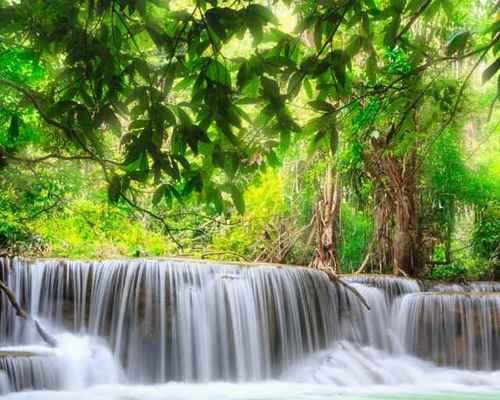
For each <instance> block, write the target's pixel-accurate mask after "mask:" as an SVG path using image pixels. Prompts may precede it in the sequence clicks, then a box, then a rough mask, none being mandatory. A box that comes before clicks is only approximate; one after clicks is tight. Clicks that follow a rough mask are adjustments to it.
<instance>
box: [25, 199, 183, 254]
mask: <svg viewBox="0 0 500 400" xmlns="http://www.w3.org/2000/svg"><path fill="white" fill-rule="evenodd" d="M30 227H31V229H32V230H33V231H35V232H37V235H38V236H39V238H40V240H41V241H42V242H43V244H44V245H45V246H46V248H47V249H46V251H45V253H44V254H45V255H46V256H50V257H73V258H110V257H117V256H127V257H138V256H143V257H144V256H150V257H154V256H166V255H169V254H171V253H172V252H173V251H174V250H175V246H174V244H173V243H171V242H170V243H169V242H168V240H167V239H166V238H165V237H164V236H163V235H162V234H161V233H156V232H154V231H153V230H152V229H147V228H146V227H145V226H144V224H143V223H141V221H140V220H134V219H133V218H131V215H130V212H129V211H127V210H124V209H120V208H117V207H114V206H111V205H108V204H106V203H105V201H102V200H101V201H90V200H75V201H74V202H72V203H71V204H70V205H68V207H67V208H65V209H63V210H61V212H58V213H55V214H53V215H51V216H50V217H48V218H40V219H38V220H37V221H36V222H33V223H32V224H31V226H30Z"/></svg>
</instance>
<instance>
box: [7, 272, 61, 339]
mask: <svg viewBox="0 0 500 400" xmlns="http://www.w3.org/2000/svg"><path fill="white" fill-rule="evenodd" d="M0 291H2V292H4V293H5V295H6V296H7V299H8V300H9V302H10V304H11V305H12V307H13V308H14V310H16V315H17V316H18V317H19V318H22V319H25V320H32V321H33V323H34V324H35V327H36V330H37V332H38V334H39V335H40V337H41V338H42V339H43V340H44V341H45V343H47V344H48V345H49V346H50V347H57V341H56V340H55V339H54V338H53V337H52V336H50V335H49V334H48V333H47V332H45V330H44V329H43V328H42V326H41V325H40V323H39V322H38V321H36V320H33V319H31V317H30V316H29V315H28V313H27V312H26V311H25V310H24V309H23V308H22V307H21V305H20V304H19V302H18V301H17V299H16V295H15V294H14V292H13V291H12V290H11V289H10V288H9V287H8V286H7V285H6V284H5V283H4V282H3V281H2V280H0Z"/></svg>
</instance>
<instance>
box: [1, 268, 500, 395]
mask: <svg viewBox="0 0 500 400" xmlns="http://www.w3.org/2000/svg"><path fill="white" fill-rule="evenodd" d="M0 276H1V277H2V279H4V280H5V281H6V282H7V283H8V285H9V287H11V288H12V290H13V291H14V292H15V294H16V297H17V298H18V299H19V301H20V303H21V304H22V305H23V307H25V308H26V310H27V311H28V313H29V314H30V315H32V316H33V317H34V318H37V319H40V320H41V321H42V322H43V324H44V326H45V327H48V329H49V331H50V333H51V334H53V335H55V336H56V339H57V342H58V343H59V344H60V345H59V346H58V347H57V348H56V349H49V348H47V347H46V346H44V344H43V342H42V341H41V339H40V337H39V335H38V333H37V332H36V330H35V329H34V327H33V324H32V323H27V322H26V321H24V320H22V319H19V318H16V316H15V313H14V311H13V310H12V307H10V305H9V304H8V302H7V301H6V299H5V297H4V295H3V294H2V295H0V312H1V314H0V315H1V316H2V318H0V345H1V346H2V347H0V393H1V392H6V391H8V390H22V389H42V388H43V389H51V388H57V389H65V390H83V389H84V388H86V387H89V386H93V385H96V384H100V383H107V384H111V383H114V384H115V385H116V384H118V383H120V382H125V383H129V384H131V383H133V384H145V383H165V382H173V381H174V382H213V381H227V382H255V381H263V380H269V379H281V380H293V381H301V382H302V381H307V382H322V383H329V384H334V385H339V386H343V385H362V384H370V385H378V384H383V385H399V384H407V383H411V384H419V382H422V380H423V379H429V377H431V376H437V375H439V374H441V375H439V376H442V377H443V379H447V381H449V382H469V383H470V384H474V385H475V384H489V383H491V382H494V379H496V378H494V377H493V376H486V375H484V374H483V375H478V374H479V372H477V371H462V372H457V371H456V370H454V372H450V371H451V370H449V369H445V368H442V367H440V366H446V367H447V368H448V367H452V368H466V369H469V370H486V371H491V370H498V369H500V327H499V325H500V296H498V295H497V294H495V293H489V292H490V291H491V292H493V291H495V290H496V289H497V287H498V285H497V284H495V283H483V282H481V283H471V284H469V285H458V286H450V285H439V286H436V288H435V289H434V288H433V287H431V286H429V287H427V286H425V289H424V290H432V292H423V291H421V290H422V289H423V288H424V285H421V284H419V283H418V282H417V281H415V280H412V279H405V278H399V277H392V276H368V275H366V276H365V275H361V276H344V277H343V279H345V280H346V281H347V282H349V283H350V284H351V285H352V286H353V287H354V288H355V289H356V290H357V291H358V292H359V293H360V294H361V295H362V296H363V297H364V298H365V299H366V301H367V303H368V304H369V306H370V310H367V309H366V308H365V307H364V306H363V305H362V304H361V302H360V301H359V299H358V298H357V297H356V296H355V295H353V293H352V292H350V291H348V290H346V289H345V288H344V287H342V286H339V285H337V284H334V283H332V282H330V281H329V279H328V278H327V276H326V275H325V274H324V273H321V272H319V271H315V270H311V269H307V268H300V267H287V268H276V267H274V266H266V265H261V266H251V267H250V266H248V267H242V266H238V265H233V264H215V263H211V262H204V261H194V260H166V259H165V260H145V259H134V260H109V261H92V262H84V261H65V260H34V261H28V260H23V259H14V260H12V261H9V262H8V261H7V260H2V259H0ZM458 287H460V289H458ZM451 291H454V292H457V291H459V293H454V294H451V293H450V292H451ZM33 346H35V347H33ZM9 351H17V352H23V351H24V352H32V353H33V355H32V356H27V357H19V355H17V356H9V355H8V352H9ZM2 354H3V355H2ZM2 370H3V371H4V372H3V373H2ZM476 372H477V373H476ZM497 375H498V374H497ZM497 375H495V376H497ZM9 388H10V389H9ZM125 393H126V392H125ZM83 398H85V396H84V397H83Z"/></svg>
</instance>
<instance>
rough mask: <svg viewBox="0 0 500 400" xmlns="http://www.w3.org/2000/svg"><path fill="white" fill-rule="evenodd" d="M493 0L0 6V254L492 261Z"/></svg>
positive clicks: (408, 268)
mask: <svg viewBox="0 0 500 400" xmlns="http://www.w3.org/2000/svg"><path fill="white" fill-rule="evenodd" d="M499 6H500V3H498V1H496V0H462V1H456V0H329V1H326V0H305V1H290V0H289V1H287V0H281V1H280V0H272V1H264V0H262V1H251V0H231V1H218V0H194V1H183V0H176V1H174V0H172V1H168V0H89V1H83V0H52V1H39V0H18V1H13V0H12V1H8V0H0V248H1V249H2V252H3V253H5V254H10V255H15V254H24V255H37V256H47V257H79V258H86V257H90V258H95V257H117V256H131V257H135V256H171V255H187V256H194V257H202V258H214V259H225V260H245V261H262V262H264V261H265V262H275V263H288V264H298V265H311V266H313V267H316V268H321V269H326V270H330V271H334V272H335V273H338V272H353V271H364V272H382V273H384V272H389V273H396V274H403V275H411V276H425V277H432V278H436V279H467V278H474V279H478V278H494V277H495V276H496V277H497V278H498V274H499V273H500V271H499V269H500V266H499V264H500V255H499V253H500V157H499V154H500V153H499V151H500V127H499V122H500V119H499V117H500V108H499V107H498V102H499V96H500V74H499V72H498V70H499V69H500V55H499V53H500V8H499Z"/></svg>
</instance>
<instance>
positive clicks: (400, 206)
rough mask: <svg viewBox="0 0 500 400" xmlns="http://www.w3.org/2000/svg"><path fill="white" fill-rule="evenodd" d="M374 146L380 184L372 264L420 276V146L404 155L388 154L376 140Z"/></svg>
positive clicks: (372, 163) (373, 171) (374, 173)
mask: <svg viewBox="0 0 500 400" xmlns="http://www.w3.org/2000/svg"><path fill="white" fill-rule="evenodd" d="M374 149H375V153H374V155H373V156H372V157H371V159H370V160H369V173H370V176H371V177H372V179H373V180H374V181H375V183H376V190H375V195H374V200H375V236H374V240H375V242H374V246H373V250H372V253H373V254H371V255H369V256H370V257H371V262H370V265H372V266H374V265H378V266H379V269H380V272H383V269H384V268H389V269H390V270H392V273H393V274H395V275H401V274H402V275H410V276H415V275H418V274H419V273H420V272H421V271H422V267H423V257H422V255H421V253H422V235H421V233H422V232H421V230H420V220H419V215H420V207H419V205H418V196H417V195H418V193H417V184H416V183H417V176H416V174H417V168H416V160H417V153H416V149H415V148H414V149H412V150H410V151H409V152H408V153H407V154H406V155H405V156H400V157H398V156H394V155H390V154H387V153H385V152H384V149H383V147H381V146H379V145H378V143H374ZM367 257H368V256H367ZM364 264H365V263H364ZM366 264H368V263H366ZM363 266H364V267H366V265H363Z"/></svg>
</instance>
